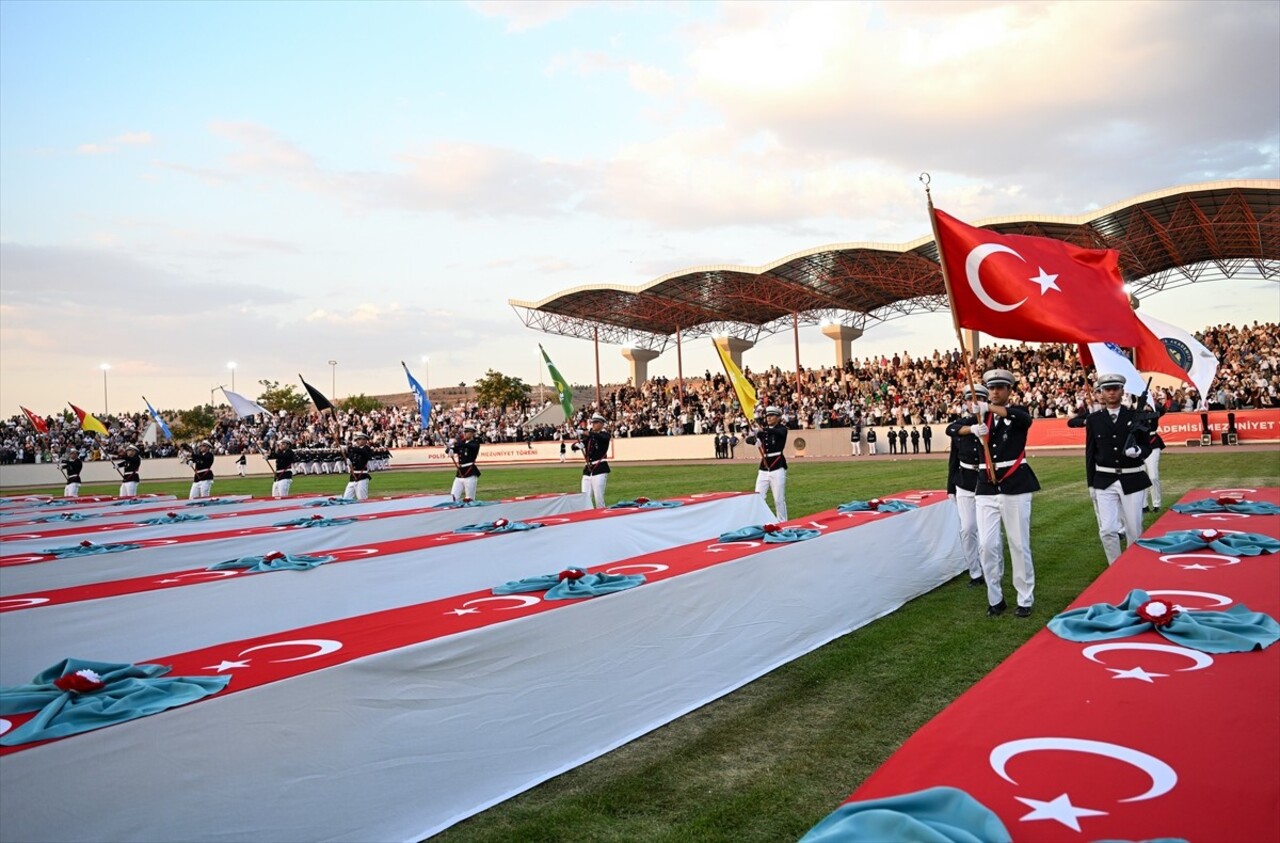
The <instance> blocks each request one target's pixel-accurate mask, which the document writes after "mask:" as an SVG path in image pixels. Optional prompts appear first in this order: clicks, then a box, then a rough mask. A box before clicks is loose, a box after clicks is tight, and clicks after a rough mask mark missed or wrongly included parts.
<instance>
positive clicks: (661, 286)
mask: <svg viewBox="0 0 1280 843" xmlns="http://www.w3.org/2000/svg"><path fill="white" fill-rule="evenodd" d="M974 225H977V226H979V227H982V228H989V229H992V230H993V231H998V232H1001V233H1003V234H1029V235H1034V236H1039V237H1052V238H1055V239H1058V240H1065V241H1067V242H1069V243H1074V244H1076V245H1079V246H1085V247H1088V248H1106V249H1115V250H1117V251H1118V252H1120V266H1121V270H1122V271H1123V273H1124V276H1125V279H1126V280H1127V281H1129V282H1130V283H1131V284H1133V286H1134V292H1135V294H1138V295H1141V294H1142V293H1143V292H1144V291H1145V292H1146V293H1153V292H1159V291H1161V290H1166V289H1173V288H1176V287H1181V286H1184V285H1185V284H1191V283H1194V282H1196V281H1202V280H1216V279H1220V278H1224V277H1225V278H1230V277H1233V276H1235V275H1236V274H1237V273H1239V272H1241V271H1245V270H1247V271H1249V272H1250V273H1256V274H1257V275H1260V276H1261V277H1263V278H1269V279H1275V280H1277V281H1280V180H1255V181H1221V182H1208V183H1204V184H1194V185H1186V186H1183V187H1176V188H1171V189H1168V190H1162V191H1158V192H1155V193H1148V194H1145V195H1142V196H1137V197H1134V198H1132V199H1128V200H1126V201H1123V202H1119V203H1116V204H1114V205H1111V206H1110V207H1107V208H1103V209H1101V210H1098V211H1095V212H1092V213H1089V214H1082V215H1080V216H1074V217H1059V216H1032V217H997V218H993V219H987V220H983V221H981V222H978V223H974ZM508 303H509V304H510V305H511V307H512V308H513V309H515V311H516V312H517V314H519V315H520V317H521V319H522V320H523V321H524V323H525V325H527V326H528V327H531V328H536V329H538V330H541V331H544V332H546V333H552V334H561V335H564V336H572V337H583V338H592V337H596V338H598V339H601V340H604V341H605V342H609V343H614V344H620V345H622V344H625V345H631V346H634V347H638V348H650V349H654V350H659V351H661V350H663V349H665V347H666V345H667V343H668V341H669V340H670V339H671V337H672V336H674V335H676V334H677V333H680V334H682V335H683V336H685V337H697V336H707V335H729V336H737V337H741V338H743V339H747V340H751V341H755V340H757V339H759V337H760V335H761V334H772V333H775V332H777V331H779V330H782V329H784V328H790V327H791V326H792V324H793V321H798V322H799V323H800V324H816V323H819V322H824V323H825V322H839V323H841V324H844V325H849V326H851V327H856V328H863V329H865V328H866V327H868V326H870V325H872V324H874V323H876V322H883V321H886V320H889V319H893V318H896V317H899V316H906V315H908V314H910V313H917V312H921V311H927V312H932V311H938V310H946V309H947V297H946V292H945V289H944V286H943V282H942V271H941V269H940V268H939V266H938V248H937V245H936V244H935V243H934V240H933V237H932V235H930V236H926V237H922V238H920V239H918V240H913V241H911V242H910V243H903V244H886V243H842V244H837V245H831V246H821V247H819V248H816V249H812V250H809V251H806V252H798V253H796V254H794V255H788V256H787V257H785V258H782V259H781V260H778V261H775V262H774V263H771V264H767V265H764V266H755V267H742V266H699V267H693V268H691V269H684V270H680V271H679V272H673V273H671V274H669V275H664V276H662V277H661V278H658V279H656V280H654V281H651V282H649V283H647V284H641V285H637V286H622V285H616V284H596V285H589V286H582V287H574V288H572V289H569V290H564V291H562V292H559V293H556V294H554V295H551V296H548V297H547V298H544V299H542V300H541V301H537V302H527V301H518V300H515V299H511V300H509V302H508Z"/></svg>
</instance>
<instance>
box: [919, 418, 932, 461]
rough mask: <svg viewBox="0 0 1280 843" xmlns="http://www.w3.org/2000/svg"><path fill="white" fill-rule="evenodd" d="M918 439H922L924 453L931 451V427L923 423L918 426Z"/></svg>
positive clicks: (930, 452)
mask: <svg viewBox="0 0 1280 843" xmlns="http://www.w3.org/2000/svg"><path fill="white" fill-rule="evenodd" d="M920 439H921V440H923V441H924V452H925V453H926V454H932V453H933V428H932V427H930V426H929V425H927V424H926V425H925V426H924V427H922V428H920Z"/></svg>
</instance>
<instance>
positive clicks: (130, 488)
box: [120, 480, 138, 498]
mask: <svg viewBox="0 0 1280 843" xmlns="http://www.w3.org/2000/svg"><path fill="white" fill-rule="evenodd" d="M137 496H138V481H137V480H130V481H128V482H126V483H121V484H120V497H122V498H135V497H137Z"/></svg>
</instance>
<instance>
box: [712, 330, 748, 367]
mask: <svg viewBox="0 0 1280 843" xmlns="http://www.w3.org/2000/svg"><path fill="white" fill-rule="evenodd" d="M716 342H717V343H718V344H719V345H720V347H721V348H723V349H724V350H725V351H727V352H728V353H729V359H730V360H732V361H733V365H735V366H737V367H738V369H739V370H741V369H742V352H744V351H747V350H749V349H752V348H755V345H756V344H755V343H753V342H751V341H750V340H742V339H738V338H737V337H716Z"/></svg>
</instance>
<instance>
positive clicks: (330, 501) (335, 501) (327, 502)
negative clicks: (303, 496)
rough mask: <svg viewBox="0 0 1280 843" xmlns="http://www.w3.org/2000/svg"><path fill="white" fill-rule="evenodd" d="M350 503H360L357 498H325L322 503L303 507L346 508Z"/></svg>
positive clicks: (314, 502)
mask: <svg viewBox="0 0 1280 843" xmlns="http://www.w3.org/2000/svg"><path fill="white" fill-rule="evenodd" d="M349 503H359V501H357V500H356V499H355V498H325V499H324V500H322V501H311V502H310V503H304V504H303V506H346V505H347V504H349Z"/></svg>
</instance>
